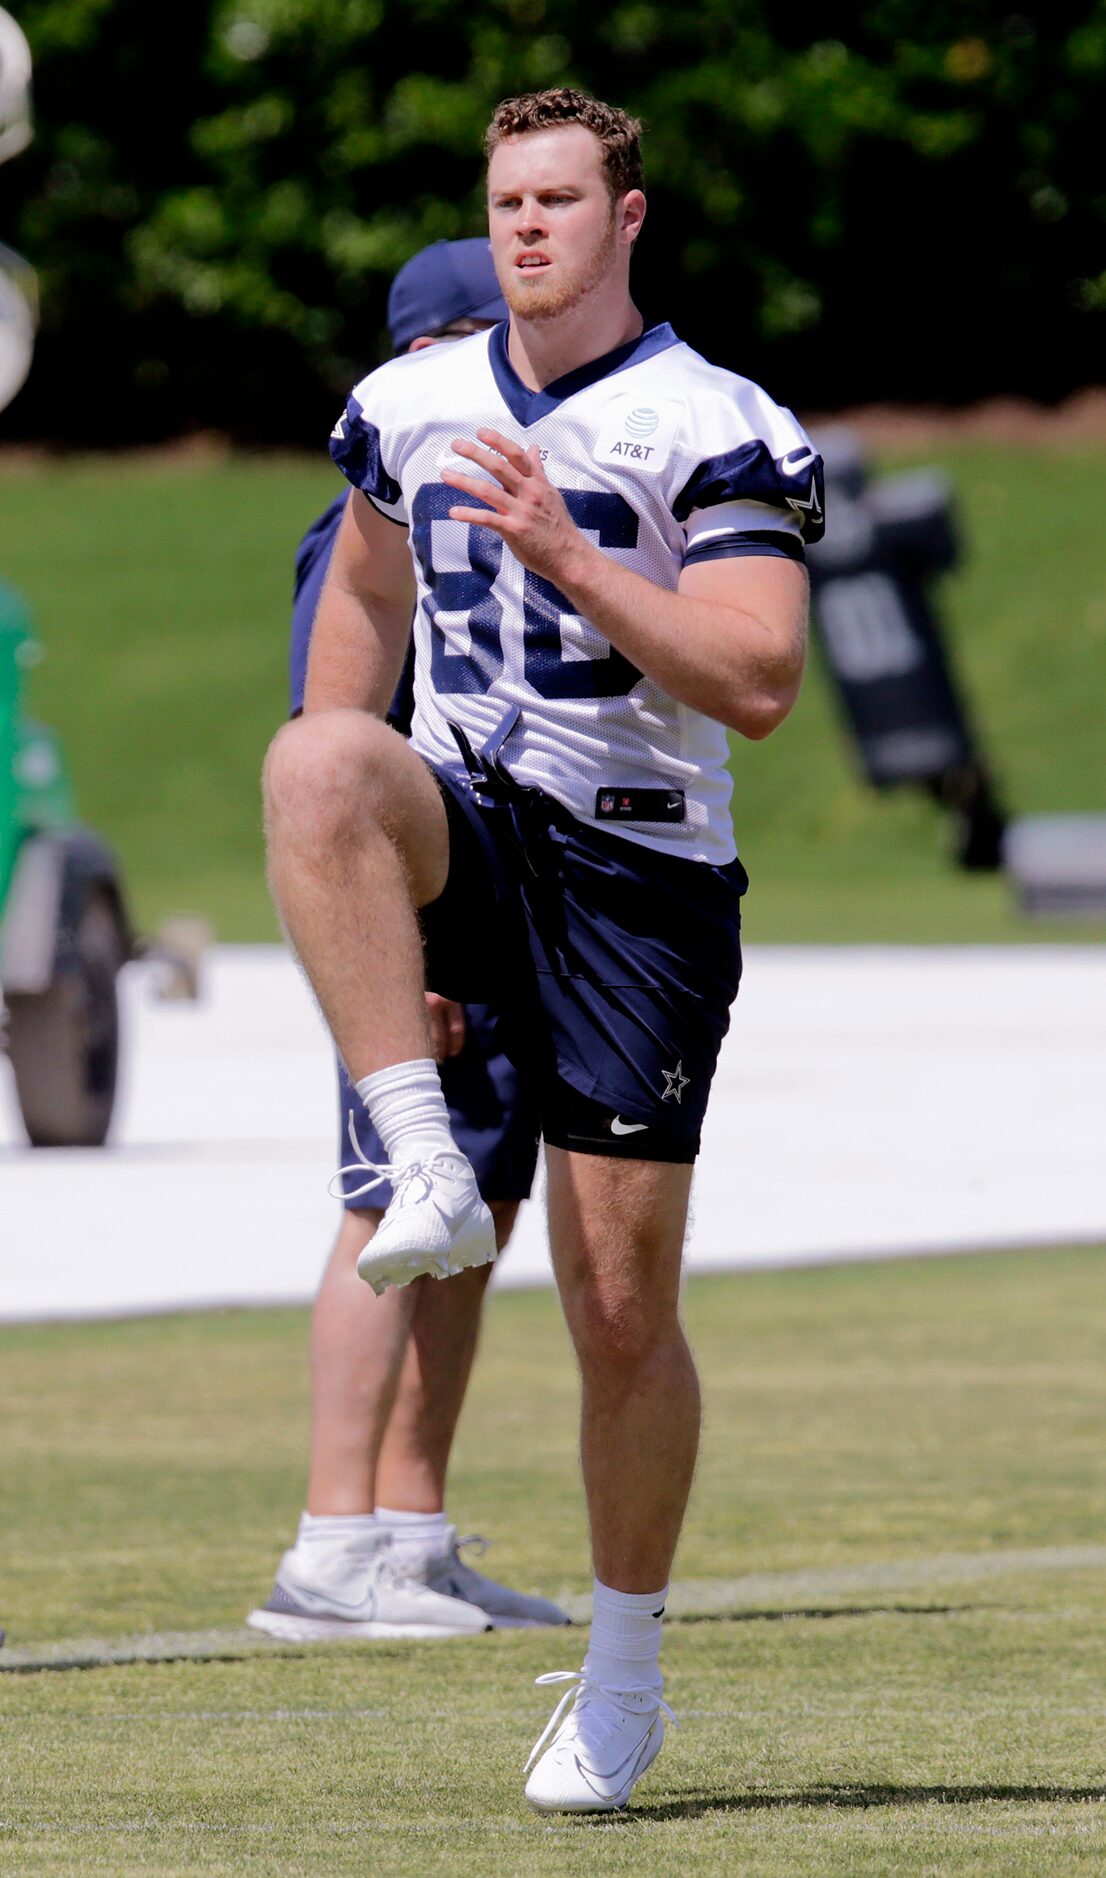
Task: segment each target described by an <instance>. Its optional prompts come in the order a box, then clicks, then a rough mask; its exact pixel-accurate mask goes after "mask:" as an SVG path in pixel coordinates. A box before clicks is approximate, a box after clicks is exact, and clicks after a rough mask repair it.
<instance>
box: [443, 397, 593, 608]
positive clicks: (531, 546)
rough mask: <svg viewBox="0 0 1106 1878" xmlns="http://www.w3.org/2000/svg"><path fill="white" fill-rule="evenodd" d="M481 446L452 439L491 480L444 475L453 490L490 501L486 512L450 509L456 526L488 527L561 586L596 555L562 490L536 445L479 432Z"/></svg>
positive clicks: (533, 570)
mask: <svg viewBox="0 0 1106 1878" xmlns="http://www.w3.org/2000/svg"><path fill="white" fill-rule="evenodd" d="M476 435H477V436H478V437H479V439H480V442H479V443H467V442H466V441H465V439H464V438H463V437H455V438H454V439H453V448H454V450H455V451H456V453H457V455H458V456H463V457H467V458H468V460H469V462H470V463H475V464H477V465H478V467H479V468H480V469H482V470H486V471H487V473H488V475H489V476H493V477H494V478H495V481H494V482H488V481H487V480H486V479H485V478H484V477H482V476H466V475H464V474H463V472H462V471H461V470H448V469H447V470H443V471H442V481H443V482H444V483H448V484H449V486H450V488H451V489H462V490H463V491H464V492H465V494H466V495H469V496H475V497H476V499H477V500H478V501H481V502H487V503H488V504H489V505H490V509H491V511H492V512H491V513H489V510H488V509H468V508H462V507H457V508H455V509H450V511H449V513H450V518H451V520H453V521H455V522H471V523H473V524H474V526H475V527H477V528H490V529H491V530H492V532H493V534H496V535H498V536H499V537H500V539H501V540H502V541H505V542H506V543H507V546H508V547H509V548H510V549H511V552H512V553H513V554H514V555H515V556H516V557H517V558H518V559H519V560H520V561H521V562H522V565H523V567H528V568H529V569H530V571H531V573H534V574H542V575H544V577H545V578H546V580H552V581H556V582H560V581H562V580H564V579H566V578H567V577H568V574H569V570H570V569H571V568H572V567H573V565H574V564H575V562H576V561H577V560H578V558H579V556H580V555H581V553H584V554H587V553H589V552H594V550H592V549H591V544H590V543H589V542H588V541H586V540H585V538H584V536H583V535H582V534H581V533H580V530H579V529H578V528H577V526H576V524H575V522H574V521H573V519H572V517H571V515H570V514H569V512H568V509H567V508H566V506H565V500H564V497H563V496H562V494H561V492H560V490H559V489H554V487H553V485H552V483H551V482H550V481H549V479H548V477H547V476H546V473H545V471H544V469H543V468H542V463H541V452H540V451H539V450H538V447H537V445H536V444H534V445H533V446H532V447H531V448H530V449H529V450H524V449H523V448H522V445H521V444H518V443H512V442H511V441H510V439H509V438H507V437H504V436H503V435H502V433H501V432H500V431H498V430H478V431H477V433H476Z"/></svg>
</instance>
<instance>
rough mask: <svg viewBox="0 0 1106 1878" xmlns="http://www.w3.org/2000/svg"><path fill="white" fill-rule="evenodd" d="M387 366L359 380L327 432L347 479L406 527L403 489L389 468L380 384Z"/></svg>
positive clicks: (335, 455)
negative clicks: (330, 429)
mask: <svg viewBox="0 0 1106 1878" xmlns="http://www.w3.org/2000/svg"><path fill="white" fill-rule="evenodd" d="M386 370H387V367H382V368H381V370H380V371H377V372H371V373H370V374H369V376H368V378H365V379H362V381H361V383H360V384H359V385H358V386H357V387H356V389H355V390H353V391H351V393H350V395H349V397H348V398H347V400H346V408H345V410H344V411H343V412H342V415H341V417H340V418H339V419H338V422H337V423H336V424H335V426H334V429H333V430H332V431H331V433H330V454H331V456H332V457H333V458H334V461H335V463H337V465H338V468H339V469H340V470H341V472H342V475H343V476H344V477H345V478H346V480H347V482H350V483H352V484H353V487H354V488H355V489H360V491H361V493H362V495H364V496H367V497H368V499H369V501H370V502H371V503H372V505H373V507H374V509H379V511H380V513H381V515H386V516H387V517H388V520H389V521H390V522H398V523H399V524H400V525H401V526H402V527H404V528H406V526H407V511H406V509H405V508H404V505H403V491H402V490H401V488H400V486H399V484H398V482H397V481H396V479H395V477H394V476H393V475H392V474H391V473H390V471H389V468H388V461H387V459H388V457H389V455H390V451H389V442H390V441H391V442H393V443H394V439H390V438H389V425H388V422H387V414H386V407H387V404H388V402H389V400H388V398H387V396H386V392H384V390H383V389H382V387H381V386H380V384H379V382H378V381H379V380H380V379H381V378H382V376H383V374H384V372H385V371H386Z"/></svg>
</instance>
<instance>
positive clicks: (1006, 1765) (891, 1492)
mask: <svg viewBox="0 0 1106 1878" xmlns="http://www.w3.org/2000/svg"><path fill="white" fill-rule="evenodd" d="M1102 1256H1103V1255H1102V1251H1101V1250H1090V1249H1084V1250H1066V1251H1056V1252H1052V1253H1044V1252H1042V1253H1036V1254H1019V1255H1007V1256H978V1257H971V1258H964V1259H959V1260H952V1259H949V1260H944V1259H941V1260H929V1261H919V1262H915V1263H902V1264H888V1265H878V1264H877V1265H866V1266H854V1267H851V1268H850V1267H844V1268H838V1269H833V1270H821V1271H810V1272H790V1273H783V1274H750V1275H742V1276H733V1277H728V1278H716V1279H699V1280H694V1281H692V1282H691V1283H690V1284H689V1286H688V1290H687V1317H688V1320H689V1325H690V1329H691V1332H692V1336H693V1339H694V1341H695V1344H696V1347H697V1349H698V1352H699V1355H700V1359H701V1363H702V1367H703V1372H704V1378H705V1382H706V1403H707V1409H706V1428H705V1443H704V1452H703V1459H702V1465H701V1469H700V1473H699V1479H698V1484H697V1489H696V1494H695V1497H694V1500H693V1503H692V1510H691V1515H690V1519H689V1523H688V1528H687V1533H686V1538H685V1543H684V1546H683V1549H682V1552H681V1555H680V1558H679V1561H678V1567H677V1576H678V1579H679V1581H680V1587H681V1588H680V1590H679V1591H678V1593H677V1594H676V1595H675V1596H674V1598H673V1602H672V1610H673V1613H674V1615H673V1619H672V1621H671V1623H670V1624H669V1627H668V1635H667V1642H666V1647H665V1657H666V1664H667V1669H668V1677H669V1683H668V1693H669V1696H670V1699H671V1700H672V1702H673V1705H674V1706H675V1708H676V1710H677V1713H678V1714H679V1716H680V1719H681V1723H682V1726H681V1728H680V1729H679V1731H673V1732H672V1734H671V1736H670V1739H669V1742H668V1744H667V1746H666V1748H665V1751H664V1754H663V1755H662V1757H661V1759H660V1761H659V1762H658V1763H657V1765H656V1767H655V1769H654V1770H653V1771H652V1773H651V1774H650V1775H649V1777H648V1778H647V1780H646V1781H645V1782H643V1784H642V1786H641V1788H640V1789H639V1800H638V1803H637V1804H636V1805H635V1808H634V1810H633V1812H632V1813H631V1814H630V1815H629V1816H626V1817H624V1818H621V1819H618V1820H599V1821H591V1822H587V1821H576V1822H573V1821H552V1822H551V1821H542V1820H540V1819H536V1818H533V1817H531V1816H530V1815H529V1814H528V1812H527V1810H526V1808H525V1806H524V1804H523V1802H522V1799H521V1767H522V1763H523V1761H524V1760H525V1757H526V1754H527V1751H528V1749H529V1747H530V1745H531V1743H532V1741H533V1739H534V1738H535V1736H536V1734H537V1733H538V1731H539V1730H540V1728H541V1726H542V1725H543V1723H544V1720H545V1719H546V1716H547V1715H548V1712H549V1708H550V1706H551V1704H550V1703H549V1702H548V1701H547V1699H546V1691H544V1690H537V1689H535V1688H533V1686H532V1678H533V1677H534V1676H536V1675H538V1674H540V1673H541V1672H542V1671H545V1670H549V1669H555V1668H560V1667H566V1668H570V1667H573V1666H574V1665H575V1664H576V1663H577V1662H578V1660H579V1656H580V1652H581V1639H580V1634H579V1633H570V1634H568V1635H565V1634H560V1635H558V1634H556V1633H552V1634H546V1635H541V1634H537V1635H535V1634H526V1633H514V1634H511V1633H506V1634H503V1635H499V1636H489V1637H486V1638H482V1639H479V1640H477V1641H475V1642H467V1643H466V1642H462V1643H442V1644H428V1645H427V1644H424V1645H417V1644H410V1645H406V1646H404V1645H398V1644H397V1645H384V1646H381V1645H367V1646H362V1647H360V1648H356V1647H349V1648H347V1647H340V1646H333V1647H329V1648H327V1649H324V1650H322V1651H319V1650H316V1651H315V1652H314V1653H312V1652H311V1651H310V1650H309V1649H299V1650H296V1649H293V1648H288V1649H280V1648H277V1647H275V1646H269V1645H265V1644H263V1643H258V1642H257V1641H256V1640H255V1641H254V1642H253V1643H252V1644H251V1643H250V1642H249V1641H248V1633H245V1632H243V1631H241V1630H240V1628H239V1626H240V1625H241V1619H242V1616H243V1613H244V1612H245V1611H246V1610H247V1609H248V1608H249V1606H250V1604H251V1603H252V1602H254V1601H256V1600H258V1599H259V1598H260V1596H261V1595H262V1594H263V1593H264V1592H265V1591H266V1590H267V1587H268V1582H269V1578H270V1574H271V1571H272V1569H273V1566H274V1564H275V1561H276V1558H277V1555H278V1553H279V1551H280V1549H281V1547H282V1545H283V1544H284V1543H285V1542H286V1540H287V1538H288V1536H289V1534H290V1532H291V1530H292V1527H293V1524H294V1521H295V1518H296V1515H297V1512H298V1508H299V1505H300V1495H301V1491H302V1473H303V1450H304V1434H305V1426H306V1408H307V1392H306V1362H305V1328H306V1319H305V1314H304V1313H302V1312H266V1313H261V1312H259V1313H256V1314H226V1315H216V1316H207V1317H175V1318H166V1319H160V1320H146V1321H140V1322H134V1323H121V1324H102V1325H91V1326H90V1325H79V1326H57V1327H47V1328H33V1329H18V1330H17V1329H8V1330H4V1331H2V1332H0V1353H2V1362H3V1370H4V1376H5V1402H6V1410H5V1425H4V1439H3V1452H4V1485H5V1506H4V1546H5V1551H6V1554H7V1558H6V1568H5V1570H4V1573H3V1609H2V1611H0V1618H2V1621H3V1622H4V1623H5V1624H6V1625H7V1627H8V1645H7V1648H6V1649H5V1650H4V1652H2V1653H0V1666H2V1665H3V1664H4V1663H5V1662H6V1663H7V1665H8V1666H9V1667H11V1666H13V1665H14V1664H15V1663H17V1662H18V1661H19V1660H20V1657H21V1654H22V1660H23V1661H24V1662H26V1661H27V1660H28V1659H32V1660H33V1659H35V1657H36V1653H39V1654H40V1653H41V1652H43V1651H44V1650H46V1649H47V1648H48V1647H49V1646H51V1645H53V1646H54V1647H55V1649H56V1651H57V1653H58V1656H59V1657H61V1658H64V1657H65V1656H66V1655H67V1654H70V1655H71V1654H72V1645H71V1643H66V1642H65V1641H64V1640H66V1639H68V1640H77V1639H88V1638H100V1639H106V1640H108V1641H109V1642H110V1641H111V1640H113V1639H114V1640H115V1641H116V1644H117V1645H118V1644H119V1641H120V1640H121V1639H123V1638H125V1637H128V1636H134V1635H136V1634H138V1633H144V1632H145V1633H149V1632H166V1631H169V1632H174V1633H182V1632H206V1633H208V1635H207V1636H206V1638H200V1639H198V1640H197V1639H195V1638H193V1639H192V1641H191V1642H190V1643H188V1642H185V1643H181V1642H179V1641H178V1643H176V1644H173V1643H172V1642H169V1643H166V1644H163V1646H162V1648H163V1652H164V1653H166V1654H168V1655H172V1654H173V1653H174V1650H175V1651H176V1652H177V1654H178V1655H179V1654H180V1653H181V1652H183V1651H184V1650H186V1649H192V1650H193V1651H199V1652H201V1656H202V1654H203V1653H205V1652H206V1656H207V1660H196V1659H191V1660H190V1659H185V1660H174V1661H160V1662H151V1661H142V1662H134V1663H131V1664H129V1665H124V1664H115V1665H114V1666H104V1667H98V1668H88V1669H84V1670H76V1669H74V1670H68V1671H66V1670H60V1669H54V1670H48V1671H47V1670H40V1671H39V1672H37V1673H30V1672H29V1671H28V1673H24V1674H10V1675H0V1731H2V1742H3V1748H2V1753H0V1769H2V1771H0V1794H2V1798H0V1823H2V1834H0V1869H3V1870H6V1871H11V1872H13V1873H18V1874H20V1878H23V1875H24V1874H27V1875H31V1874H42V1873H51V1874H76V1873H82V1874H83V1873H86V1872H106V1873H111V1874H113V1875H117V1878H129V1875H130V1874H132V1873H133V1874H138V1873H149V1872H156V1873H159V1874H170V1873H177V1872H205V1873H212V1874H216V1873H217V1874H238V1873H244V1872H259V1873H265V1874H297V1875H298V1874H312V1875H315V1874H319V1875H323V1874H332V1873H333V1874H345V1873H364V1872H371V1873H373V1874H377V1873H387V1874H391V1873H396V1874H405V1875H406V1874H411V1875H412V1878H414V1875H416V1874H422V1873H426V1872H432V1873H442V1874H462V1873H469V1872H474V1873H475V1872H479V1873H481V1874H484V1873H486V1874H489V1875H491V1878H500V1875H502V1878H516V1875H517V1874H525V1875H528V1874H531V1873H533V1874H562V1873H564V1874H576V1873H581V1874H583V1873H587V1874H589V1878H592V1875H594V1878H601V1875H602V1874H607V1873H635V1874H637V1873H649V1874H653V1873H663V1874H669V1873H671V1874H676V1873H680V1874H683V1873H687V1872H694V1873H700V1872H701V1873H704V1874H707V1873H709V1874H723V1873H725V1874H728V1873H741V1874H743V1875H744V1874H748V1875H750V1878H793V1875H794V1874H796V1873H799V1874H803V1875H806V1874H810V1875H811V1878H820V1875H822V1874H826V1875H827V1878H828V1875H831V1874H832V1875H833V1878H852V1875H853V1874H873V1875H875V1874H879V1878H884V1875H885V1874H890V1873H903V1874H910V1878H918V1875H919V1874H934V1875H937V1874H940V1875H941V1878H943V1875H944V1874H946V1873H955V1874H969V1873H970V1874H987V1875H988V1878H991V1875H993V1874H1002V1875H1003V1878H1005V1875H1006V1874H1019V1875H1022V1874H1023V1875H1024V1878H1040V1874H1057V1878H1060V1875H1066V1874H1070V1873H1073V1872H1077V1871H1082V1870H1084V1869H1086V1870H1087V1871H1088V1872H1090V1871H1091V1870H1094V1869H1100V1868H1101V1865H1102V1861H1103V1858H1104V1857H1106V1523H1104V1514H1103V1507H1104V1505H1106V1441H1104V1420H1106V1414H1104V1410H1106V1403H1104V1394H1103V1386H1102V1342H1103V1331H1104V1328H1106V1323H1104V1320H1106V1303H1104V1293H1103V1278H1102V1274H1103V1263H1102ZM575 1395H576V1390H575V1382H574V1378H573V1374H572V1366H571V1362H570V1360H569V1357H568V1353H567V1348H566V1341H565V1334H564V1331H563V1328H562V1326H561V1323H560V1319H559V1316H558V1313H557V1307H556V1304H555V1301H554V1299H553V1298H552V1296H551V1295H550V1294H547V1293H538V1292H535V1293H529V1294H527V1293H515V1294H513V1295H512V1294H507V1295H505V1296H504V1297H502V1298H499V1299H497V1300H495V1301H494V1302H493V1304H492V1306H491V1307H490V1310H489V1316H488V1325H487V1333H486V1340H485V1347H484V1350H483V1353H482V1357H481V1361H480V1363H479V1365H478V1369H477V1374H476V1380H475V1383H474V1387H473V1392H472V1398H471V1401H470V1404H469V1407H468V1410H467V1412H466V1416H465V1419H464V1422H463V1424H462V1432H461V1437H460V1441H459V1449H458V1453H457V1457H456V1466H455V1470H454V1476H453V1484H452V1489H451V1491H452V1508H453V1511H454V1513H455V1516H456V1517H458V1518H459V1519H461V1520H462V1521H463V1522H464V1523H465V1524H466V1525H470V1526H473V1527H476V1528H477V1529H482V1530H485V1531H487V1532H488V1533H489V1534H492V1535H493V1536H495V1537H496V1539H497V1540H498V1541H499V1543H498V1544H497V1546H496V1549H495V1551H494V1552H493V1554H492V1558H491V1560H490V1561H489V1563H490V1565H491V1567H492V1569H493V1570H495V1571H497V1572H499V1573H500V1574H501V1575H502V1576H504V1577H507V1578H509V1579H511V1580H513V1581H514V1582H516V1583H519V1584H526V1585H531V1586H534V1587H535V1588H538V1587H540V1588H541V1589H544V1590H545V1591H547V1592H550V1593H553V1594H558V1593H561V1594H563V1595H566V1596H572V1597H575V1598H577V1599H579V1598H580V1596H581V1594H583V1593H584V1591H585V1589H586V1584H587V1577H586V1571H585V1549H584V1532H583V1525H582V1519H581V1510H580V1503H579V1491H578V1483H577V1473H576V1464H575V1455H574V1445H575V1428H574V1423H575Z"/></svg>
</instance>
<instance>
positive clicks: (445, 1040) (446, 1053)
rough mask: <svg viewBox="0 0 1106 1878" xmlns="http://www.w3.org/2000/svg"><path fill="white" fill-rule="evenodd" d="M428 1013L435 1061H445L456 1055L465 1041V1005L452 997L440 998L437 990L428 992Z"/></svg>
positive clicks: (431, 1046) (431, 1045)
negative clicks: (457, 1002) (456, 1002)
mask: <svg viewBox="0 0 1106 1878" xmlns="http://www.w3.org/2000/svg"><path fill="white" fill-rule="evenodd" d="M426 1015H427V1017H428V1018H429V1019H430V1048H431V1049H432V1051H433V1052H434V1061H435V1062H436V1063H444V1062H445V1060H446V1058H447V1057H450V1056H456V1055H457V1054H458V1052H459V1051H460V1050H461V1049H462V1048H463V1047H464V1042H465V1011H464V1006H463V1005H461V1004H455V1003H454V1002H453V999H452V998H439V996H438V994H437V992H436V991H428V992H427V994H426Z"/></svg>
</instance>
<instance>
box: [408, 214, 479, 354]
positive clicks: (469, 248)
mask: <svg viewBox="0 0 1106 1878" xmlns="http://www.w3.org/2000/svg"><path fill="white" fill-rule="evenodd" d="M506 318H507V302H506V301H505V300H504V298H503V295H502V294H501V293H500V291H499V282H498V281H497V279H496V277H495V268H494V267H493V266H492V245H491V242H490V241H488V240H487V238H486V237H484V236H479V235H478V236H475V237H474V238H473V239H472V240H470V241H435V242H432V243H431V245H430V247H429V248H423V249H422V250H421V251H420V252H419V253H418V254H415V255H412V257H411V259H410V260H409V261H407V262H405V263H404V265H403V266H402V267H401V268H400V270H399V273H398V274H397V275H396V277H395V279H394V281H393V282H392V291H391V293H390V294H389V295H388V336H389V338H390V339H391V342H392V346H393V349H394V350H395V351H396V352H406V350H407V348H408V346H409V345H410V343H411V341H412V339H417V338H418V337H419V335H420V334H422V333H435V332H438V331H440V329H441V328H442V327H443V326H450V325H452V323H453V321H454V320H461V319H471V320H505V319H506Z"/></svg>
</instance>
